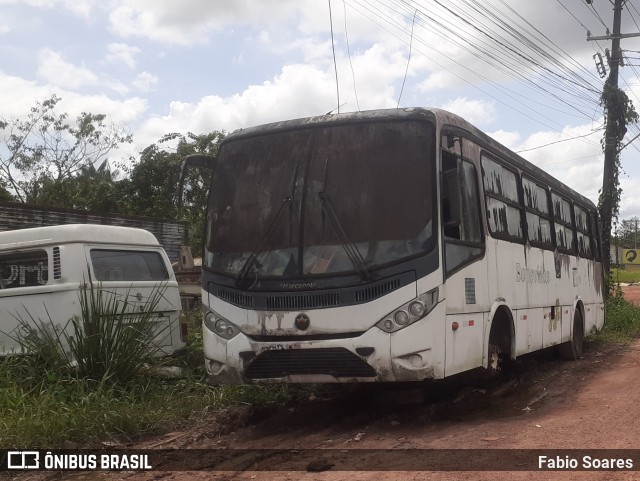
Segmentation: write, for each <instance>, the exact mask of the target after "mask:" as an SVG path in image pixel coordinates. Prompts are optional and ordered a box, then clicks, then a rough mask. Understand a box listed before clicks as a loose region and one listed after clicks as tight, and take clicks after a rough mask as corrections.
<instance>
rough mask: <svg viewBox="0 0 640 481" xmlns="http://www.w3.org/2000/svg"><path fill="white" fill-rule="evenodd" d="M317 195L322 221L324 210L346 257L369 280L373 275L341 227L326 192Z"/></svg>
mask: <svg viewBox="0 0 640 481" xmlns="http://www.w3.org/2000/svg"><path fill="white" fill-rule="evenodd" d="M318 197H319V198H320V206H321V208H322V216H323V217H322V219H323V223H324V213H325V211H326V212H327V213H328V214H329V221H330V224H331V226H332V227H333V230H334V231H335V233H336V234H337V235H338V239H339V240H340V243H341V245H342V247H343V249H344V250H345V252H346V253H347V257H348V258H349V260H350V261H351V263H352V264H353V267H355V268H356V270H357V271H358V272H359V273H360V275H361V276H362V278H363V279H364V280H371V279H372V278H373V276H372V274H371V271H370V270H369V269H367V266H366V265H365V263H364V257H362V254H361V253H360V250H359V249H358V246H356V245H355V244H354V243H353V242H351V241H350V240H349V237H348V236H347V233H346V232H345V231H344V229H343V228H342V224H341V223H340V220H339V219H338V216H336V213H335V211H334V210H333V206H332V205H331V202H330V201H329V197H328V196H327V193H326V192H318Z"/></svg>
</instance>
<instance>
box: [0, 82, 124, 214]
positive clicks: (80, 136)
mask: <svg viewBox="0 0 640 481" xmlns="http://www.w3.org/2000/svg"><path fill="white" fill-rule="evenodd" d="M60 101H61V99H60V97H58V96H56V95H55V94H54V95H52V96H51V97H49V98H48V99H46V100H44V101H42V102H36V104H35V105H34V106H33V107H32V108H31V110H30V112H29V114H28V115H27V117H26V119H18V118H12V119H8V120H6V119H0V134H1V135H2V137H1V142H2V146H1V147H0V183H4V184H5V185H6V187H7V189H8V190H9V192H11V194H12V195H13V197H14V198H15V200H17V201H18V202H28V203H35V204H47V205H53V206H58V207H78V206H80V205H81V203H80V202H79V199H78V198H77V195H78V193H79V192H80V191H81V190H82V188H81V186H79V185H73V184H74V183H75V181H76V180H80V181H81V182H80V183H82V182H84V183H86V182H89V181H90V180H91V179H94V178H95V180H97V181H98V182H101V181H102V180H103V179H102V178H101V177H100V176H96V175H93V174H92V169H93V170H94V171H98V170H101V172H102V173H104V172H106V171H107V170H108V166H107V167H105V165H107V164H105V162H106V161H107V157H108V155H109V154H110V153H111V152H112V151H113V150H114V149H115V148H117V147H118V146H120V145H121V144H125V143H130V142H131V141H132V137H131V135H129V134H128V133H127V132H126V131H125V129H124V128H123V127H121V126H117V125H115V124H112V123H107V120H106V116H105V115H104V114H92V113H87V112H83V113H81V114H80V115H78V116H77V117H76V118H75V119H74V120H70V119H69V116H68V114H66V113H62V114H59V113H57V110H58V107H59V103H60ZM96 166H99V167H96ZM71 186H73V187H72V188H71ZM69 188H71V190H73V191H75V194H73V195H72V194H69V195H67V194H66V193H56V191H60V190H66V189H69ZM84 191H85V194H87V195H88V197H87V198H85V199H84V200H83V203H89V202H92V201H95V200H97V199H98V195H99V194H101V192H100V191H99V190H96V189H93V188H89V189H87V188H85V190H84ZM69 196H71V198H70V197H69Z"/></svg>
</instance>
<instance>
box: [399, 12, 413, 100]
mask: <svg viewBox="0 0 640 481" xmlns="http://www.w3.org/2000/svg"><path fill="white" fill-rule="evenodd" d="M416 15H418V11H417V10H416V11H415V12H414V14H413V21H412V22H411V40H410V41H409V56H408V57H407V68H406V69H405V70H404V78H403V79H402V87H401V88H400V95H398V103H397V105H396V108H398V107H400V99H402V92H404V83H405V82H406V81H407V74H408V73H409V62H411V50H412V49H413V28H414V27H415V25H416Z"/></svg>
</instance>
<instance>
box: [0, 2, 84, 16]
mask: <svg viewBox="0 0 640 481" xmlns="http://www.w3.org/2000/svg"><path fill="white" fill-rule="evenodd" d="M1 4H27V5H30V6H32V7H37V8H58V7H61V8H64V9H66V10H69V11H70V12H72V13H73V14H74V15H77V16H79V17H83V18H89V17H90V16H91V8H92V4H93V1H92V0H0V5H1Z"/></svg>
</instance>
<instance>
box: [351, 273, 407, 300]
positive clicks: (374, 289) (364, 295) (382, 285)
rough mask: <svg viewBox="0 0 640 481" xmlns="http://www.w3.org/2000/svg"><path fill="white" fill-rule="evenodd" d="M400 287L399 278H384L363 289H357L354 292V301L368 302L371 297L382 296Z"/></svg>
mask: <svg viewBox="0 0 640 481" xmlns="http://www.w3.org/2000/svg"><path fill="white" fill-rule="evenodd" d="M399 287H400V278H399V277H396V278H395V279H391V280H385V281H382V282H378V283H376V284H373V285H371V286H368V287H365V288H364V289H360V290H357V291H356V292H355V297H356V302H358V303H360V302H368V301H370V300H372V299H377V298H378V297H382V296H384V295H385V294H387V293H388V292H391V291H394V290H396V289H398V288H399Z"/></svg>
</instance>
